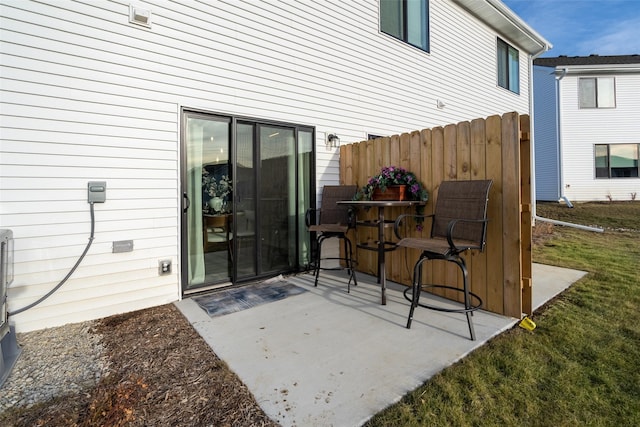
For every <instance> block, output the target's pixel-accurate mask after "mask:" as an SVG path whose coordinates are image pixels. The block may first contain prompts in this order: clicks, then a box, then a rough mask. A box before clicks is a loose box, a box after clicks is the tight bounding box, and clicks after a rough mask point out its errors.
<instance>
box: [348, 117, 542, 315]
mask: <svg viewBox="0 0 640 427" xmlns="http://www.w3.org/2000/svg"><path fill="white" fill-rule="evenodd" d="M530 163H531V158H530V142H529V116H527V115H522V116H520V115H518V113H506V114H504V115H502V116H497V115H496V116H491V117H488V118H486V119H476V120H472V121H470V122H469V121H466V122H460V123H458V124H451V125H447V126H444V127H435V128H433V129H423V130H416V131H413V132H410V133H403V134H401V135H393V136H390V137H385V138H379V139H376V140H370V141H363V142H359V143H354V144H349V145H343V146H341V147H340V183H341V184H355V185H357V186H358V187H362V186H363V185H364V184H366V182H367V180H368V179H369V178H370V177H371V176H373V175H375V174H377V173H378V172H379V171H380V169H382V167H384V166H391V165H393V166H400V167H403V168H405V169H407V170H409V171H411V172H414V173H415V174H416V175H417V176H418V178H419V179H420V180H421V181H422V183H423V184H424V185H425V187H426V189H427V190H428V191H429V201H428V202H427V205H426V207H425V213H426V214H431V213H433V209H434V206H435V203H434V202H435V200H436V199H437V197H438V187H439V185H440V183H441V182H442V181H448V180H469V179H471V180H475V179H478V180H480V179H492V180H493V186H492V187H491V191H490V193H489V205H488V217H489V224H488V230H487V245H486V248H485V251H484V252H483V253H479V252H478V251H473V252H471V253H467V254H466V255H465V257H464V258H465V262H466V263H467V267H468V269H469V278H470V283H471V290H472V292H474V293H476V294H478V295H479V296H480V297H481V298H482V300H483V302H484V305H483V309H485V310H488V311H492V312H495V313H499V314H503V315H506V316H512V317H517V318H520V317H521V316H522V313H526V314H531V312H532V307H531V305H532V302H531V264H532V261H531V205H530V203H531V174H530V172H531V166H530ZM404 212H405V210H403V209H401V208H393V211H392V212H390V213H389V214H388V218H395V217H396V216H398V215H400V214H401V213H404ZM375 215H376V212H375V209H371V210H370V211H366V210H361V211H359V212H358V216H359V217H361V218H365V219H371V220H373V219H374V217H375ZM428 224H429V223H428V222H427V223H425V225H428ZM406 232H407V233H410V234H411V235H413V236H416V237H417V236H421V235H424V236H427V235H428V232H429V229H428V226H427V227H425V229H424V230H423V231H418V230H416V229H415V226H414V224H410V225H409V226H408V227H407V230H406ZM352 233H353V235H352V236H351V237H352V238H355V241H357V242H359V243H364V242H368V243H369V244H373V242H374V241H375V240H377V235H376V233H377V231H376V229H375V228H371V227H360V228H357V229H356V230H355V231H352ZM386 233H389V234H388V235H387V236H386V238H387V239H391V238H392V237H393V236H392V234H393V230H392V229H391V228H388V229H387V230H386ZM393 240H395V238H394V239H393ZM419 254H420V253H419V252H418V251H416V250H413V249H397V250H396V251H393V252H388V253H387V258H386V260H387V278H388V279H389V280H393V281H395V282H398V283H403V284H406V285H409V284H411V275H412V272H413V265H414V264H415V262H416V261H417V259H418V256H419ZM376 256H377V254H376V252H372V251H367V250H362V249H357V250H356V259H357V263H358V264H357V270H358V271H361V272H364V273H367V274H370V275H376V274H377V258H376ZM424 269H425V270H424V273H423V276H424V279H425V282H428V283H439V284H452V285H455V284H456V283H458V285H459V286H460V287H461V286H462V277H461V273H460V271H459V269H458V268H457V267H456V266H455V265H453V264H452V263H447V262H442V261H432V262H428V263H425V266H424ZM457 294H458V293H456V292H453V291H447V292H443V293H442V295H443V296H445V297H448V298H452V299H455V298H459V295H457Z"/></svg>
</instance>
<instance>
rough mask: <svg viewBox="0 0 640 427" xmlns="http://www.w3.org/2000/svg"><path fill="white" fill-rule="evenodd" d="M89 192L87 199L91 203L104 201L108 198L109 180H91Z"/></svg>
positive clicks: (88, 187)
mask: <svg viewBox="0 0 640 427" xmlns="http://www.w3.org/2000/svg"><path fill="white" fill-rule="evenodd" d="M87 192H88V195H87V201H88V202H89V203H104V202H105V200H107V182H106V181H89V184H88V185H87Z"/></svg>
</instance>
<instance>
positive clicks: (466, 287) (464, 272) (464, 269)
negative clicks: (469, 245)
mask: <svg viewBox="0 0 640 427" xmlns="http://www.w3.org/2000/svg"><path fill="white" fill-rule="evenodd" d="M455 263H456V264H458V267H460V270H462V283H463V287H464V288H463V289H464V308H465V310H467V311H465V314H466V315H467V324H468V325H469V334H471V341H475V340H476V332H475V330H474V328H473V322H472V321H471V316H473V311H472V307H471V295H470V294H469V280H468V274H467V266H466V265H465V262H464V258H458V261H455Z"/></svg>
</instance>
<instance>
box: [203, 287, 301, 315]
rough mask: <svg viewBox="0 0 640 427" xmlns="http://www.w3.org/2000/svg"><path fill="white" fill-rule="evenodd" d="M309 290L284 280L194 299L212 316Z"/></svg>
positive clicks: (228, 290)
mask: <svg viewBox="0 0 640 427" xmlns="http://www.w3.org/2000/svg"><path fill="white" fill-rule="evenodd" d="M306 291H307V290H306V289H304V288H301V287H299V286H296V285H294V284H292V283H289V282H286V281H284V280H279V281H265V282H262V283H258V284H255V285H247V286H242V287H239V288H233V289H225V290H223V291H219V292H215V293H213V294H210V295H204V296H201V297H196V298H194V299H193V300H194V301H195V302H196V303H197V304H198V305H199V306H200V307H202V309H203V310H204V311H206V312H207V314H208V315H209V316H211V317H217V316H222V315H225V314H229V313H235V312H237V311H242V310H245V309H247V308H251V307H256V306H259V305H262V304H266V303H268V302H273V301H278V300H281V299H284V298H287V297H289V296H292V295H298V294H301V293H303V292H306Z"/></svg>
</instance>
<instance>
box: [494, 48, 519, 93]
mask: <svg viewBox="0 0 640 427" xmlns="http://www.w3.org/2000/svg"><path fill="white" fill-rule="evenodd" d="M498 86H500V87H503V88H505V89H509V90H510V91H511V92H515V93H520V53H519V52H518V49H516V48H515V47H513V46H511V45H509V44H508V43H506V42H505V41H503V40H500V39H498Z"/></svg>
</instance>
